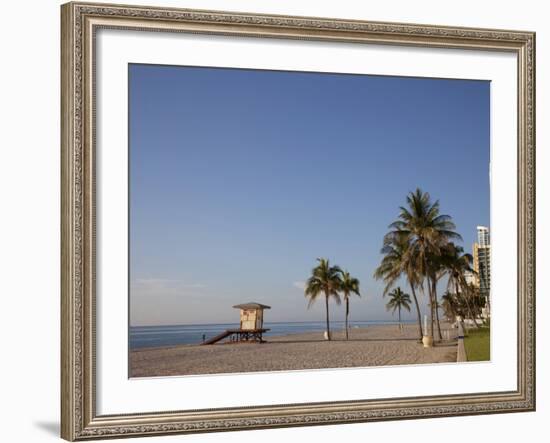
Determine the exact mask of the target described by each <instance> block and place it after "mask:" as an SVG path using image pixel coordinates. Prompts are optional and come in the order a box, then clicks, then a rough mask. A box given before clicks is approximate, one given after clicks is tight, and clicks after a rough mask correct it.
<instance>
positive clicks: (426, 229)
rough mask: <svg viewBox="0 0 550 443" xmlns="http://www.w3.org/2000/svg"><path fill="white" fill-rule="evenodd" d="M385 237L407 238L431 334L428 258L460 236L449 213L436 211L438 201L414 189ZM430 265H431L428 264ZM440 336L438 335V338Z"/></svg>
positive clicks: (431, 276) (431, 289) (433, 291)
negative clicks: (424, 286)
mask: <svg viewBox="0 0 550 443" xmlns="http://www.w3.org/2000/svg"><path fill="white" fill-rule="evenodd" d="M390 229H392V231H390V232H389V233H388V234H386V238H390V239H391V237H394V236H399V235H405V236H406V237H407V238H408V239H409V243H410V245H409V254H410V255H411V256H412V257H413V261H414V268H415V269H417V270H418V272H419V273H420V275H421V276H422V277H423V278H424V279H426V282H427V286H428V293H429V297H430V301H429V304H430V320H431V321H430V332H429V333H430V336H431V337H432V338H433V336H434V319H435V317H436V314H437V313H436V312H435V311H434V310H435V306H436V304H437V293H436V284H435V283H434V280H433V279H434V273H433V272H432V271H433V270H432V269H431V268H430V261H431V262H432V264H433V263H434V257H438V256H440V255H441V248H442V247H443V246H444V245H445V244H446V243H447V242H449V241H450V240H452V239H461V237H460V235H459V234H458V233H457V232H455V229H456V226H455V224H454V223H453V221H452V219H451V217H450V216H449V215H444V214H440V211H439V201H436V202H434V203H432V201H431V198H430V194H428V193H427V192H423V191H422V190H421V189H419V188H417V189H416V191H415V192H410V193H409V195H408V196H407V205H406V207H405V206H401V207H400V213H399V218H398V220H396V221H395V222H393V223H392V224H391V225H390ZM432 268H433V266H432ZM440 338H441V337H440Z"/></svg>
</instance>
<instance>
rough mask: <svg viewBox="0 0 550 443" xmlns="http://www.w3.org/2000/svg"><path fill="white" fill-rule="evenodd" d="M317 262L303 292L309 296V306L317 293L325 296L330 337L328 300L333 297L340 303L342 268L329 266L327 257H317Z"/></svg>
mask: <svg viewBox="0 0 550 443" xmlns="http://www.w3.org/2000/svg"><path fill="white" fill-rule="evenodd" d="M317 261H318V262H319V264H318V265H317V266H316V267H315V268H313V269H312V270H311V277H309V278H308V280H307V282H306V288H305V290H304V294H305V296H306V297H307V298H309V303H308V305H307V307H308V308H309V307H310V306H311V305H312V304H313V303H314V302H315V300H316V299H317V297H318V296H319V295H321V294H322V295H324V296H325V309H326V313H327V338H328V340H330V339H331V337H330V321H329V312H328V300H329V298H330V297H332V298H334V300H335V301H336V304H340V296H339V295H338V291H339V290H340V284H341V279H340V275H341V274H342V270H341V269H340V268H339V267H338V266H330V263H329V261H328V259H326V258H318V259H317Z"/></svg>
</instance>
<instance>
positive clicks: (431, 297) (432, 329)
mask: <svg viewBox="0 0 550 443" xmlns="http://www.w3.org/2000/svg"><path fill="white" fill-rule="evenodd" d="M424 273H425V275H426V280H428V292H429V295H428V298H429V299H430V337H432V340H433V338H434V305H433V295H432V287H431V285H430V277H429V276H428V260H427V259H426V256H424Z"/></svg>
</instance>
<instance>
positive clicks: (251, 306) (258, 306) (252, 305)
mask: <svg viewBox="0 0 550 443" xmlns="http://www.w3.org/2000/svg"><path fill="white" fill-rule="evenodd" d="M233 307H234V308H237V309H271V306H267V305H262V304H261V303H256V302H250V303H243V304H241V305H235V306H233Z"/></svg>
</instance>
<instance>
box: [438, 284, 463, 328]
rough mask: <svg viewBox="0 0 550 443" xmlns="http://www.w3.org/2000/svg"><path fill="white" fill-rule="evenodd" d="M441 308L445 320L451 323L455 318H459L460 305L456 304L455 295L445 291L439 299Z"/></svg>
mask: <svg viewBox="0 0 550 443" xmlns="http://www.w3.org/2000/svg"><path fill="white" fill-rule="evenodd" d="M441 300H442V301H441V308H442V309H443V315H444V316H445V318H447V321H448V322H450V323H452V322H454V321H455V320H456V317H457V316H459V315H460V314H459V312H460V303H459V302H458V299H457V297H456V296H455V294H452V293H451V292H449V291H447V292H445V294H443V296H442V297H441Z"/></svg>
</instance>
